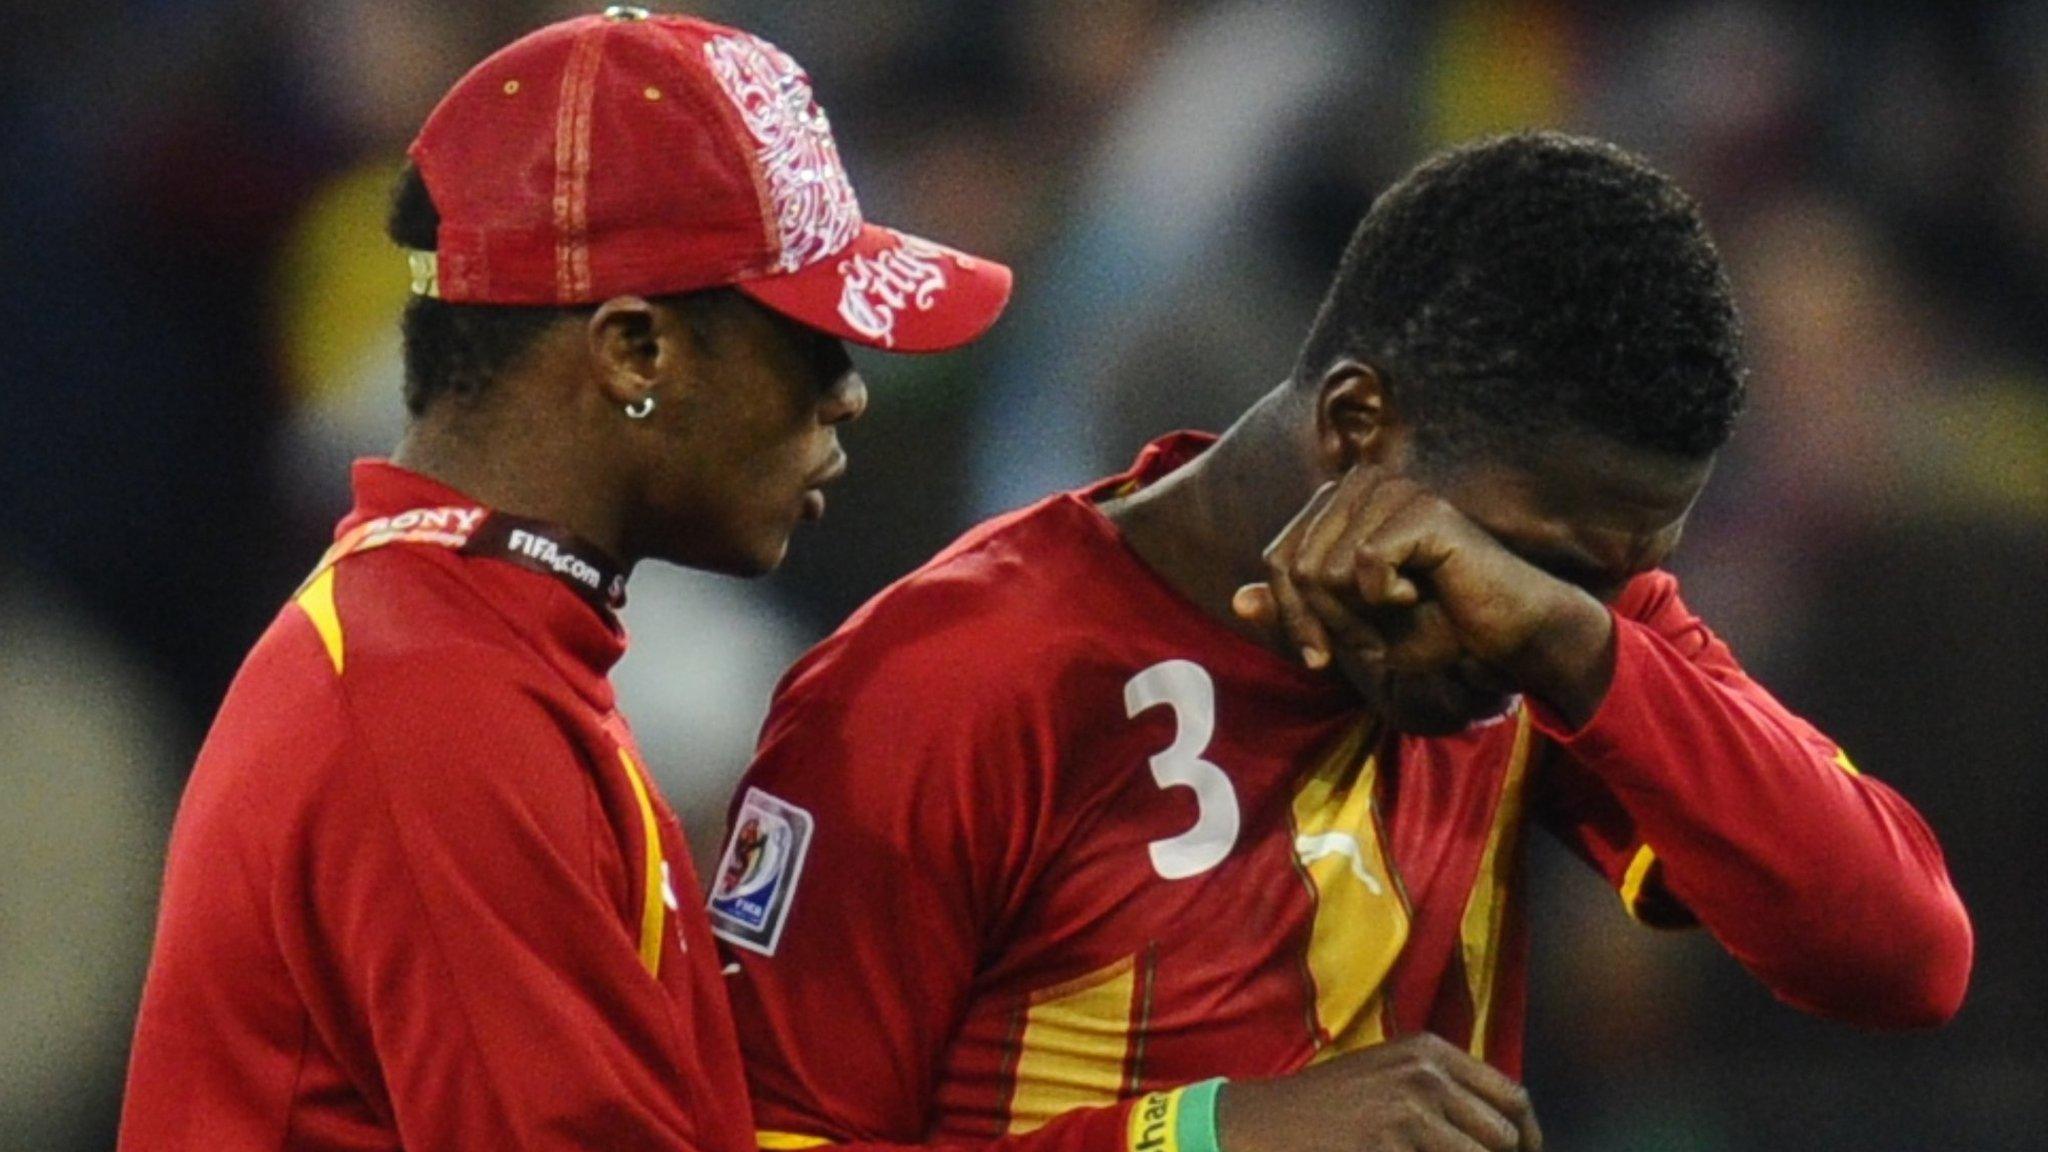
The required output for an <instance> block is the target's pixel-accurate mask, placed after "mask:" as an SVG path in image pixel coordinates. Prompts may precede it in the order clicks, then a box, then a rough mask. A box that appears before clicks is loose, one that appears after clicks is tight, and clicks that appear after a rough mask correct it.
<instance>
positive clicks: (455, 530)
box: [121, 463, 753, 1152]
mask: <svg viewBox="0 0 2048 1152" xmlns="http://www.w3.org/2000/svg"><path fill="white" fill-rule="evenodd" d="M355 484H356V492H357V498H358V504H357V507H356V509H355V511H354V512H353V513H352V514H351V515H350V516H349V517H348V519H346V520H344V521H343V522H342V525H341V529H340V535H341V542H340V544H339V545H338V546H337V548H336V550H335V554H334V558H333V559H332V560H331V562H330V563H327V564H323V565H322V566H321V568H320V569H319V570H318V572H317V573H316V575H315V576H314V578H313V579H311V580H310V581H308V583H307V585H306V587H305V588H304V589H303V590H302V591H301V592H300V593H299V595H298V596H297V597H296V598H295V599H294V601H293V603H291V604H290V605H288V606H287V607H286V608H285V610H284V611H283V613H282V614H280V615H279V616H278V618H277V620H276V622H275V623H273V624H272V625H271V626H270V629H269V631H268V632H266V633H265V634H264V636H263V639H262V640H261V641H260V642H259V643H258V644H257V645H256V649H255V651H254V652H252V653H251V654H250V656H249V659H248V661H247V663H245V664H244V665H243V667H242V670H241V673H240V675H238V676H237V677H236V679H235V684H234V686H233V688H231V689H230V690H229V692H228V697H227V700H226V702H225V703H224V704H223V705H222V706H221V711H220V715H219V717H218V719H216V720H215V722H214V726H213V730H212V732H211V733H210V734H209V735H208V736H207V740H206V745H205V747H204V749H203V750H202V751H201V752H200V755H199V763H198V766H197V767H196V768H195V769H194V770H193V773H192V779H191V782H190V784H189V785H188V786H187V788H186V791H185V797H184V801H183V803H182V804H181V806H180V808H179V811H178V820H177V826H176V828H175V829H174V830H173V832H172V835H171V843H170V860H169V864H168V867H167V869H166V873H165V880H164V892H163V906H162V911H161V914H160V915H159V917H158V920H157V933H156V948H155V954H154V956H153V957H152V959H151V962H150V970H149V980H148V985H147V987H146V988H145V990H144V992H143V998H142V1010H141V1018H140V1020H139V1022H138V1023H137V1026H136V1034H135V1049H134V1055H133V1057H132V1062H131V1064H130V1067H129V1076H128V1094H127V1098H126V1101H125V1106H124V1112H123V1116H122V1124H121V1148H122V1150H123V1152H159V1150H161V1152H172V1150H188V1149H202V1148H203V1149H257V1148H261V1149H295V1150H298V1149H302V1150H307V1152H314V1150H318V1152H327V1150H334V1152H340V1150H343V1149H349V1150H369V1149H397V1148H401V1147H403V1148H407V1149H412V1150H413V1152H427V1150H430V1149H475V1148H521V1149H536V1150H538V1149H564V1150H567V1149H588V1148H620V1149H625V1148H632V1149H676V1150H685V1149H687V1150H691V1152H752V1148H753V1145H752V1141H751V1139H750V1134H751V1127H750V1123H749V1117H748V1115H747V1112H748V1109H747V1103H746V1088H745V1084H744V1082H743V1080H742V1077H741V1073H740V1067H739V1051H738V1048H737V1046H736V1045H735V1043H734V1040H733V1033H732V1020H731V1017H730V1015H729V1014H728V1011H727V1008H726V1002H725V995H724V990H723V988H722V987H721V979H720V975H719V967H720V964H719V961H718V957H717V951H716V949H715V948H714V946H713V944H712V940H711V933H710V928H709V926H708V924H707V923H706V922H705V918H704V915H703V913H702V911H701V910H700V909H699V908H698V907H697V905H696V902H695V900H694V899H691V900H688V901H685V902H679V901H678V900H677V897H676V893H678V892H682V893H694V892H695V890H696V878H695V875H694V873H693V871H692V869H691V866H690V853H689V849H688V847H687V845H686V844H685V843H684V841H683V832H682V828H681V826H680V825H679V824H677V822H676V819H675V816H674V814H673V813H672V812H671V811H670V810H669V807H668V805H667V804H666V803H664V802H663V800H662V798H661V795H660V792H659V790H658V789H657V788H656V786H655V784H654V781H653V780H652V779H651V778H650V777H649V776H648V775H647V773H646V772H645V771H644V770H643V761H642V759H641V756H640V753H639V750H638V749H637V748H636V747H634V744H633V740H632V735H631V733H630V732H629V731H628V729H627V727H626V724H625V721H624V719H623V718H622V717H621V716H620V714H619V712H618V709H617V706H616V702H615V699H614V697H613V694H612V688H611V684H610V682H609V681H608V680H607V678H606V674H607V673H608V671H609V670H610V668H611V667H612V665H613V664H614V663H616V662H617V660H618V659H619V657H620V656H621V655H622V654H623V653H624V651H625V635H624V633H623V631H621V629H620V627H619V624H618V622H617V620H616V619H614V618H613V616H612V615H611V613H610V611H609V610H607V609H606V608H605V607H604V606H603V604H602V603H596V604H594V603H592V601H593V600H601V599H602V591H603V584H604V581H603V580H602V579H601V578H600V576H599V571H598V569H597V567H596V566H595V565H593V564H592V563H591V562H590V561H589V560H588V559H586V558H585V556H584V555H583V554H582V553H580V552H579V551H577V550H575V549H574V548H573V547H568V546H565V542H566V541H568V539H569V538H567V537H566V536H562V535H559V534H556V533H554V532H551V531H550V530H549V529H548V528H547V527H546V526H542V525H535V524H531V523H530V522H519V523H517V524H513V523H510V519H509V518H506V517H502V516H499V515H498V514H497V513H494V512H492V511H491V510H489V509H486V508H483V507H480V506H478V505H477V504H476V503H475V501H473V500H470V499H469V498H468V497H465V496H463V495H462V494H461V493H459V492H456V491H453V490H451V489H449V488H446V487H444V486H442V485H440V484H437V483H435V482H433V481H431V480H429V479H427V478H425V477H422V476H419V475H416V474H413V473H410V472H406V471H404V470H401V469H399V468H396V467H393V466H391V465H388V464H382V463H366V464H361V465H358V466H357V468H356V472H355ZM494 525H495V526H496V527H497V528H498V529H499V530H500V531H499V537H498V538H499V539H501V541H502V545H503V546H502V547H499V548H497V549H495V550H494V551H493V552H492V553H491V554H487V555H476V554H467V553H465V552H464V551H458V550H457V548H456V545H457V544H458V543H459V542H461V541H463V540H468V541H472V542H475V541H482V540H484V539H486V538H489V534H490V532H491V530H492V528H493V526H494ZM378 543H388V544H390V545H391V546H389V547H377V548H376V549H375V550H374V551H371V550H367V549H368V548H369V547H371V546H373V545H376V544H378ZM358 549H364V550H358ZM471 551H473V549H472V550H471Z"/></svg>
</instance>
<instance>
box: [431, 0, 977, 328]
mask: <svg viewBox="0 0 2048 1152" xmlns="http://www.w3.org/2000/svg"><path fill="white" fill-rule="evenodd" d="M408 155H410V156H411V157H412V161H413V163H414V165H415V166H416V167H417V168H418V169H419V173H420V177H421V179H423V180H424V181H425V182H426V186H427V191H428V193H429V194H430V195H431V196H432V197H433V200H434V205H435V207H436V208H437V209H438V210H439V212H440V216H441V228H440V233H439V236H438V238H437V242H436V246H435V251H434V252H431V253H419V252H415V253H412V254H411V255H412V263H413V288H414V291H416V292H420V293H422V294H424V295H430V296H437V297H439V298H440V299H443V300H447V301H450V302H451V303H463V304H546V305H562V304H595V303H599V302H602V301H604V300H607V299H610V298H612V297H614V296H624V295H638V296H658V295H666V294H670V293H677V292H688V291H693V290H696V289H701V288H714V287H723V286H727V285H730V286H731V287H734V288H737V289H738V290H739V291H741V292H744V293H746V294H747V295H748V296H750V297H752V298H753V299H754V300H756V301H759V302H760V303H761V304H763V305H766V306H767V307H769V308H772V309H774V310H775V311H777V312H780V313H782V314H783V315H785V316H788V317H790V318H791V319H793V320H796V321H798V322H800V323H803V324H806V325H809V326H810V327H812V328H817V329H821V330H823V331H825V332H829V333H831V334H833V335H835V336H838V337H840V338H841V339H845V340H851V341H854V342H856V343H860V344H867V345H871V346H873V347H876V348H887V349H890V350H893V351H897V352H929V351H937V350H940V349H945V348H953V347H957V346H959V345H961V344H965V343H967V342H968V341H970V340H973V339H974V338H975V337H977V336H979V335H981V334H982V333H983V332H985V331H987V330H988V327H989V325H991V324H993V323H995V320H996V317H997V316H999V315H1000V314H1001V313H1002V310H1003V305H1004V304H1005V303H1007V302H1008V300H1009V298H1010V270H1009V269H1008V268H1006V267H1004V266H1003V265H1001V264H998V263H996V262H994V261H992V260H983V259H979V258H976V257H973V256H969V255H967V254H965V253H962V252H956V251H954V250H953V249H951V248H947V247H945V246H944V245H940V244H934V243H932V242H931V241H929V240H923V239H920V238H918V237H915V236H910V235H907V234H905V233H902V232H898V231H896V230H895V229H893V228H885V227H882V226H881V225H878V224H870V223H867V222H866V221H865V220H863V219H862V218H861V212H860V203H859V201H858V200H856V199H855V198H854V194H853V186H852V185H851V184H850V183H848V182H847V179H846V170H845V168H844V167H843V166H842V165H841V164H840V162H839V147H838V145H837V144H836V143H834V142H833V139H832V127H831V124H830V123H829V122H828V121H827V120H826V118H825V113H824V111H823V110H821V109H820V108H819V107H818V104H817V101H816V100H815V99H813V98H812V95H811V81H810V77H809V76H808V75H807V74H805V72H804V70H803V69H802V68H800V67H798V66H797V64H796V62H795V61H794V60H791V59H790V58H789V57H788V56H787V55H786V54H784V53H783V52H782V50H781V49H778V48H776V47H775V46H774V45H773V44H770V43H768V42H767V41H766V40H763V39H761V38H760V37H758V36H754V35H751V34H749V33H746V32H741V31H739V30H737V29H733V28H726V27H722V26H720V25H717V24H711V23H708V22H706V21H703V20H696V19H691V18H688V17H682V16H658V15H651V14H649V13H648V12H647V11H645V10H644V9H639V8H625V7H616V8H609V9H606V11H605V12H604V14H603V15H601V16H583V17H578V18H576V19H573V20H565V21H563V22H561V23H559V24H551V25H549V26H548V27H546V28H542V29H540V30H539V31H537V32H534V33H531V34H530V35H527V36H525V37H523V38H521V39H519V40H516V41H514V42H513V43H511V44H509V45H507V46H505V47H504V48H501V49H499V50H498V51H497V52H495V53H492V54H491V56H490V57H489V58H487V59H485V60H484V61H483V63H481V64H478V65H477V66H476V67H475V68H473V69H471V70H470V72H469V74H468V75H466V76H464V77H463V78H462V79H461V80H459V81H457V82H456V84H455V87H454V88H452V89H450V90H449V92H448V94H447V95H446V96H444V97H442V98H441V103H440V104H439V105H437V106H436V107H435V108H434V111H433V112H432V113H431V114H430V115H429V116H428V117H427V122H426V125H425V126H424V127H423V128H421V129H420V134H419V138H418V139H416V140H414V141H413V143H412V147H411V148H410V149H409V150H408Z"/></svg>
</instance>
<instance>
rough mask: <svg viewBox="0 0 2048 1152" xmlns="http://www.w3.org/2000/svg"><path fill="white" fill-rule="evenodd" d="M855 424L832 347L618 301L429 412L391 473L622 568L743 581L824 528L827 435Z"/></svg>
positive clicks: (849, 389)
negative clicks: (426, 481)
mask: <svg viewBox="0 0 2048 1152" xmlns="http://www.w3.org/2000/svg"><path fill="white" fill-rule="evenodd" d="M649 397H651V398H652V399H653V400H654V409H653V411H652V412H651V413H650V414H649V415H648V416H646V417H645V418H644V419H639V420H635V419H630V418H628V417H627V416H626V414H625V410H626V408H627V407H628V406H630V405H633V404H635V403H636V402H639V401H642V400H643V399H644V398H649ZM866 406H867V389H866V386H865V385H864V384H863V383H862V381H861V378H860V376H859V374H858V373H856V372H855V371H854V370H853V364H852V361H851V360H850V359H848V357H847V355H846V350H845V347H844V346H843V345H842V344H840V342H839V341H838V340H836V339H834V338H832V337H830V336H827V335H825V334H823V333H820V332H817V331H814V330H812V329H809V328H806V327H804V326H802V325H800V324H797V323H795V322H794V321H791V320H788V319H785V318H783V317H781V316H779V315H777V314H775V313H773V312H771V311H769V310H767V309H766V308H763V307H761V306H760V305H758V304H755V303H753V302H751V301H749V300H747V299H745V298H744V297H741V296H739V295H738V294H736V293H721V294H719V296H718V297H717V298H716V299H707V300H706V301H700V302H698V303H695V304H693V305H690V306H687V307H685V306H678V305H676V304H673V303H670V302H662V301H652V300H648V299H645V298H642V297H638V296H622V297H617V298H615V299H612V300H608V301H606V302H605V303H603V304H602V305H599V306H598V307H597V308H596V310H595V311H593V312H592V313H591V314H590V315H589V317H588V318H587V319H584V320H576V319H569V320H564V321H562V322H561V323H559V324H557V325H556V326H555V327H554V328H552V329H550V330H549V331H548V332H546V333H544V334H543V335H542V336H541V337H540V338H539V339H538V340H537V341H536V342H535V345H534V347H533V348H532V349H531V350H530V351H529V352H528V353H527V354H526V355H525V356H523V357H522V358H521V359H520V360H519V362H518V363H517V364H516V365H515V367H514V368H513V369H512V370H511V371H509V372H507V373H506V374H504V376H502V377H501V378H500V379H497V380H495V381H493V382H492V385H491V387H490V388H489V389H488V390H487V391H485V393H484V394H483V395H482V396H480V397H478V398H476V399H475V400H472V401H468V402H463V401H458V400H454V399H448V398H444V399H442V400H440V401H438V402H436V403H435V404H434V406H432V407H430V408H429V409H428V410H427V411H426V412H425V413H423V414H422V415H421V416H420V417H418V418H417V419H416V420H414V421H413V423H412V425H411V426H410V427H409V428H408V429H407V430H406V434H405V438H404V440H403V441H401V443H400V444H399V447H398V450H397V451H396V452H395V453H393V459H394V461H395V462H396V463H398V464H400V465H401V466H404V467H407V468H411V469H413V470H415V471H418V472H421V473H423V474H425V475H428V476H431V477H433V478H435V479H437V480H440V481H442V482H443V483H445V484H448V485H450V486H451V487H454V488H458V489H460V490H462V491H464V492H467V493H469V494H471V495H473V496H475V497H476V498H477V499H479V500H482V501H483V502H485V503H487V504H489V505H490V506H492V507H494V508H498V509H501V510H503V511H506V512H512V513H516V514H518V515H522V516H530V517H534V518H537V519H541V520H547V521H550V522H553V523H556V524H560V525H562V526H563V527H565V528H568V529H569V530H570V531H572V532H574V533H576V534H577V535H578V536H581V537H583V538H584V539H586V540H589V541H590V542H591V543H593V544H595V545H597V546H598V547H600V548H602V549H604V550H605V552H606V553H608V554H609V555H611V556H612V557H613V558H614V559H616V560H618V561H619V562H621V563H622V564H624V565H626V566H628V567H630V566H631V565H632V564H634V563H636V562H638V561H640V560H642V559H646V558H650V557H651V558H654V559H660V560H667V561H670V562H672V563H676V564H682V565H685V566H688V567H692V568H702V569H705V570H708V571H713V572H724V573H728V574H732V575H740V576H753V575H758V574H760V573H763V572H767V571H770V570H771V569H773V568H774V567H775V566H776V565H778V564H779V563H781V561H782V557H783V555H784V554H785V553H786V552H787V551H788V548H789V538H790V535H791V534H792V533H793V532H794V531H795V529H796V525H797V523H798V522H799V521H800V520H806V519H811V520H815V519H817V518H818V517H819V516H821V515H823V513H824V495H823V492H822V491H821V489H822V488H823V487H824V486H825V485H827V484H830V483H832V482H833V481H835V480H837V479H838V478H839V476H840V475H841V474H842V473H844V471H845V469H846V454H845V452H844V451H843V450H842V449H841V448H840V447H839V439H838V427H839V425H841V424H844V423H846V422H847V421H849V420H854V419H857V418H858V417H859V416H860V414H861V412H862V410H864V409H865V408H866Z"/></svg>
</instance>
